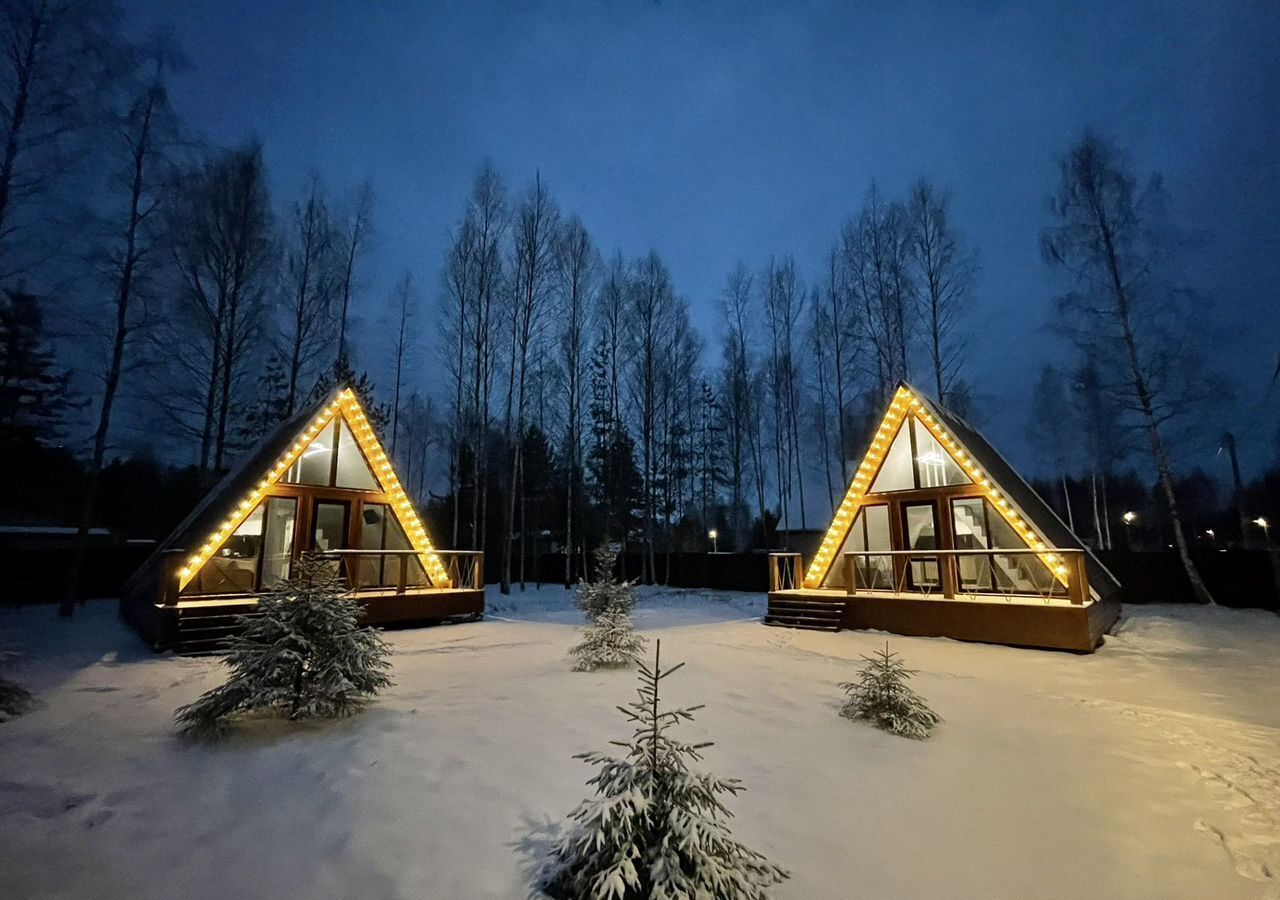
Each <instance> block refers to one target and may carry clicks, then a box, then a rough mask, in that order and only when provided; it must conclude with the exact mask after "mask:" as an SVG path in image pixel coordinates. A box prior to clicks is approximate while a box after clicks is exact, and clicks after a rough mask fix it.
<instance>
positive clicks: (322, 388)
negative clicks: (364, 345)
mask: <svg viewBox="0 0 1280 900" xmlns="http://www.w3.org/2000/svg"><path fill="white" fill-rule="evenodd" d="M340 387H349V388H351V390H352V391H354V392H355V395H356V399H357V400H359V401H360V406H361V407H362V408H363V409H364V414H365V417H366V418H367V419H368V420H369V424H370V425H372V426H373V430H374V431H376V432H377V433H378V434H379V435H385V434H386V431H387V425H389V424H390V422H391V404H389V403H379V402H378V399H377V393H376V388H375V387H374V384H373V380H372V379H371V378H370V377H369V373H368V372H360V373H359V374H358V375H357V374H356V370H355V369H354V368H352V366H351V362H350V360H348V359H347V357H346V356H341V357H339V358H338V361H337V362H336V363H334V366H333V369H332V370H331V371H328V372H325V373H324V374H322V375H321V376H320V379H319V380H318V381H317V382H316V386H315V389H314V390H313V391H312V392H311V397H312V399H313V400H320V399H322V398H324V397H328V396H329V395H330V394H332V393H333V392H334V391H335V390H337V389H338V388H340Z"/></svg>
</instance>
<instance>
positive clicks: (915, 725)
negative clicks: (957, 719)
mask: <svg viewBox="0 0 1280 900" xmlns="http://www.w3.org/2000/svg"><path fill="white" fill-rule="evenodd" d="M862 658H863V659H865V660H866V661H867V665H866V666H864V667H863V669H862V672H861V673H860V674H859V677H858V680H857V681H856V682H844V683H842V684H841V685H840V687H842V688H844V690H845V691H846V692H847V693H848V694H849V699H848V700H847V701H846V702H845V705H844V707H843V708H842V709H841V710H840V715H842V716H844V717H845V718H846V719H852V720H854V721H857V720H858V719H866V720H867V721H869V722H870V723H871V724H873V725H875V726H876V727H877V728H881V729H883V730H885V731H891V732H893V733H894V734H899V735H902V736H903V737H909V738H916V739H923V738H927V737H928V736H929V735H930V733H932V731H933V729H934V727H935V726H936V725H937V724H938V723H939V722H941V721H942V718H941V717H940V716H939V715H938V714H937V713H935V712H934V711H933V710H931V709H930V708H929V707H928V705H927V704H926V703H925V700H924V698H923V697H921V696H920V695H919V694H917V693H916V692H915V691H913V690H911V688H909V687H907V679H909V678H910V677H911V676H912V675H914V674H916V672H915V670H914V669H908V668H907V666H906V663H904V662H903V661H902V657H900V656H899V655H898V654H897V652H896V651H894V652H890V651H889V645H888V644H887V643H886V644H885V645H884V650H878V651H876V655H875V656H864V657H862Z"/></svg>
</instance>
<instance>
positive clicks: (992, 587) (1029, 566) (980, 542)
mask: <svg viewBox="0 0 1280 900" xmlns="http://www.w3.org/2000/svg"><path fill="white" fill-rule="evenodd" d="M951 510H952V520H953V522H954V528H955V535H956V549H957V550H993V551H996V552H993V553H991V554H989V555H985V556H977V555H968V556H962V557H960V558H959V570H960V588H961V590H966V591H975V592H977V591H1006V592H1009V593H1015V594H1043V593H1046V592H1047V591H1049V590H1050V589H1051V588H1052V587H1053V580H1054V579H1053V573H1051V572H1050V571H1049V567H1048V566H1046V565H1045V564H1044V562H1043V561H1042V560H1041V559H1040V557H1038V556H1036V555H1035V554H1032V553H1000V552H998V551H1000V550H1027V549H1029V548H1028V547H1027V545H1026V543H1025V542H1024V541H1023V540H1022V538H1021V537H1019V536H1018V533H1017V532H1016V531H1014V529H1013V526H1012V525H1010V524H1009V523H1008V522H1007V521H1006V520H1005V518H1004V517H1003V516H1002V515H1000V513H999V512H998V511H997V510H996V509H995V507H993V506H992V505H991V503H990V501H988V500H985V499H983V498H981V497H967V498H965V499H963V500H953V501H951Z"/></svg>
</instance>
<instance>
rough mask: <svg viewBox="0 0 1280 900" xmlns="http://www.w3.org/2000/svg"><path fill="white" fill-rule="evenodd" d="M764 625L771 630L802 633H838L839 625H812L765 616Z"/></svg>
mask: <svg viewBox="0 0 1280 900" xmlns="http://www.w3.org/2000/svg"><path fill="white" fill-rule="evenodd" d="M763 621H764V624H766V625H769V626H771V627H773V628H799V629H801V630H804V631H832V632H834V631H839V630H840V626H839V625H831V624H827V625H814V624H810V623H808V622H800V621H796V620H794V619H780V618H778V617H777V616H765V617H764V620H763Z"/></svg>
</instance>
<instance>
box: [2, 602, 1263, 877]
mask: <svg viewBox="0 0 1280 900" xmlns="http://www.w3.org/2000/svg"><path fill="white" fill-rule="evenodd" d="M490 602H491V606H490V617H489V618H488V619H487V620H486V621H484V622H478V623H472V624H465V625H455V626H448V627H438V628H425V629H418V630H406V631H395V632H391V633H390V640H391V643H392V644H393V647H394V650H395V657H394V666H395V669H394V676H395V679H396V682H397V684H396V686H395V687H394V688H393V689H392V690H391V691H390V692H389V693H388V694H387V695H386V696H385V697H384V698H383V699H381V700H380V701H379V702H378V703H376V704H375V705H374V706H373V707H372V708H371V709H370V710H369V711H367V712H366V713H364V714H363V715H361V716H358V717H356V718H353V719H349V720H344V721H338V722H329V723H318V724H306V725H301V726H289V725H287V724H285V723H279V722H259V723H257V724H256V725H255V726H253V727H250V728H244V729H241V730H240V731H239V732H238V734H237V735H236V736H235V737H233V738H232V739H230V740H229V741H227V742H225V743H223V744H220V745H216V746H213V747H199V746H188V745H185V744H184V743H182V742H181V741H179V740H178V739H176V738H175V737H174V736H173V731H172V727H171V723H170V717H171V714H172V711H173V709H174V708H175V707H176V706H178V705H180V704H183V703H186V702H188V701H190V700H192V699H194V698H195V697H196V696H197V695H198V694H199V693H201V692H202V691H203V690H206V689H207V688H209V687H212V686H213V685H214V684H215V683H217V681H218V679H219V674H220V668H219V665H218V663H217V662H216V661H215V660H210V659H184V658H175V657H172V656H168V655H163V656H157V655H154V654H152V653H151V652H149V651H148V650H147V649H146V648H145V647H144V646H143V645H142V644H141V642H140V641H139V640H137V639H136V638H135V637H134V636H133V634H132V633H131V632H130V631H128V630H127V629H126V628H125V627H124V626H123V625H122V624H121V623H120V622H119V621H118V620H117V618H116V615H115V605H114V603H108V602H102V603H94V604H90V605H89V606H88V607H87V608H85V609H84V610H82V611H81V614H80V615H79V616H77V618H76V619H75V620H74V621H73V622H72V623H71V624H69V625H68V624H66V623H62V622H58V621H56V620H55V619H54V613H53V609H52V608H48V607H46V608H40V609H26V610H22V611H18V612H14V611H11V610H3V611H0V643H6V644H13V645H16V646H17V647H19V648H21V649H22V650H24V651H25V652H26V653H27V658H26V659H25V660H24V661H23V662H22V663H21V664H20V666H19V668H18V669H17V670H16V671H15V672H14V673H13V674H14V675H16V676H17V677H18V679H19V680H21V681H23V682H25V683H26V684H27V685H28V686H29V687H31V688H32V689H33V690H34V691H35V693H36V694H37V695H38V697H39V698H40V700H41V704H42V705H41V708H39V709H37V710H36V711H34V712H32V713H30V714H28V715H27V716H25V717H23V718H20V719H16V720H14V721H11V722H9V723H5V724H0V836H2V837H0V898H15V900H16V898H45V897H60V898H68V897H70V898H117V897H119V898H157V900H158V898H164V900H171V898H175V897H178V898H183V900H204V898H209V900H213V898H217V900H226V898H228V897H235V898H283V897H304V898H308V900H316V898H344V900H345V898H362V900H363V898H405V900H409V898H437V897H438V898H472V897H476V898H482V897H495V898H521V897H526V896H528V877H527V876H528V871H529V869H530V867H531V866H532V865H533V864H534V863H535V862H536V860H537V859H538V858H540V856H541V854H542V852H543V848H544V847H545V846H546V843H547V841H548V840H549V839H550V838H551V837H552V836H553V835H554V834H555V833H556V831H557V829H558V828H559V827H560V823H561V822H563V820H564V817H565V815H566V814H567V813H568V812H569V810H570V809H571V808H572V807H573V806H574V805H575V803H576V802H577V801H578V800H579V799H581V798H582V797H584V796H585V795H586V788H585V787H584V781H585V780H586V778H587V777H589V775H590V774H591V770H589V769H588V768H587V767H586V766H584V765H583V764H582V763H581V762H579V761H577V760H574V759H571V758H570V757H571V756H572V754H574V753H577V752H580V751H583V750H588V749H594V748H603V747H604V746H605V744H606V742H607V741H608V740H610V739H620V738H624V737H626V736H627V735H628V734H629V729H628V728H627V727H626V725H625V724H624V722H623V721H622V717H621V715H620V714H619V713H618V712H617V711H616V710H615V709H614V706H615V705H616V704H619V703H624V702H626V701H627V700H629V699H630V697H631V695H632V691H633V689H634V685H635V680H634V677H633V675H632V674H631V673H629V672H607V673H593V674H574V673H571V672H570V671H569V664H568V662H567V660H566V656H565V653H566V650H567V649H568V647H569V646H570V645H571V644H572V643H573V642H574V639H575V632H574V626H575V625H576V623H577V621H578V616H577V614H576V613H575V612H574V611H573V610H572V609H571V607H570V605H569V598H568V595H567V594H566V592H565V591H563V590H562V589H560V588H554V587H551V588H547V587H544V588H543V589H542V590H541V591H534V590H532V587H531V588H530V590H529V591H528V592H527V593H525V594H524V595H521V594H519V593H518V592H517V593H516V594H514V595H513V596H512V597H510V598H503V597H500V596H499V595H497V594H496V593H493V594H491V597H490ZM762 607H763V597H762V596H761V595H754V594H730V593H713V592H706V591H674V590H646V591H644V592H643V594H642V600H641V604H640V607H639V609H638V611H637V620H638V623H639V625H640V627H641V628H642V630H643V631H644V633H645V634H646V635H647V636H648V637H650V638H657V637H660V638H661V639H662V642H663V645H662V646H663V658H664V661H671V662H675V661H677V660H685V661H687V665H686V667H685V669H684V670H682V672H681V673H679V674H677V675H676V676H674V677H673V678H672V679H671V680H670V681H668V682H666V684H667V685H669V689H668V698H667V699H668V700H670V701H671V702H677V703H705V704H707V707H706V709H705V710H703V711H702V712H701V713H699V715H698V719H697V721H696V722H694V723H693V724H692V725H691V726H687V727H686V729H685V734H686V736H688V737H691V738H692V737H697V738H706V739H710V740H714V741H716V742H717V743H716V746H715V747H712V748H710V749H709V750H708V751H707V760H706V763H705V765H706V767H707V768H709V769H712V770H714V771H715V772H717V773H718V774H722V775H728V776H736V777H739V778H742V779H743V780H744V781H745V783H746V788H747V790H746V792H745V793H743V794H742V795H740V796H739V797H738V798H737V799H736V800H733V801H731V806H732V808H733V810H734V811H735V813H736V818H735V820H734V827H735V833H736V835H737V837H738V838H739V839H741V840H742V841H743V842H744V843H746V844H747V845H748V846H751V847H754V848H756V849H759V850H761V851H763V852H764V853H766V854H767V855H768V856H769V857H770V859H771V860H772V861H774V862H776V863H778V864H779V865H782V866H784V867H785V868H787V869H789V870H790V871H791V873H792V878H791V880H790V881H788V882H786V883H785V884H784V885H782V886H781V887H780V888H779V889H778V890H777V896H778V897H779V898H796V900H818V898H868V900H870V898H875V900H893V898H962V900H968V898H975V900H976V898H1016V900H1035V898H1055V900H1058V898H1152V900H1155V898H1159V900H1170V898H1195V900H1208V898H1223V900H1227V898H1267V900H1276V898H1280V617H1277V616H1275V615H1272V614H1269V613H1264V612H1260V611H1249V610H1237V611H1231V610H1220V609H1211V610H1206V609H1199V608H1186V607H1176V608H1175V607H1146V608H1143V607H1136V608H1129V609H1127V610H1126V614H1125V618H1124V620H1123V622H1122V624H1121V626H1120V628H1119V631H1118V633H1117V634H1116V635H1114V636H1112V637H1109V638H1108V639H1107V643H1106V646H1105V647H1103V648H1102V650H1100V651H1099V652H1098V653H1096V654H1094V655H1092V656H1075V655H1069V654H1064V653H1052V652H1044V651H1032V650H1014V649H1009V648H1004V647H990V646H982V645H976V644H961V643H957V642H953V641H948V640H940V639H922V638H900V637H892V638H890V641H891V643H892V645H893V647H894V648H896V649H898V650H900V651H901V652H902V653H903V654H904V656H905V657H906V660H907V662H908V663H909V664H910V665H911V666H912V667H913V668H916V669H920V670H921V674H920V675H918V676H917V677H916V679H915V680H914V681H913V682H912V684H913V686H915V687H916V688H917V689H918V690H919V691H920V692H921V693H923V694H924V695H925V696H926V697H927V698H928V699H929V701H930V702H931V704H932V705H933V707H934V708H935V709H936V710H937V711H938V712H939V713H940V714H941V715H942V716H943V718H944V719H945V722H944V724H943V725H942V726H941V728H940V729H939V730H938V732H937V733H936V735H935V737H934V738H933V739H932V740H930V741H928V742H924V743H917V742H914V741H909V740H904V739H902V738H897V737H893V736H891V735H887V734H884V733H881V732H878V731H875V730H874V729H872V728H869V727H866V726H863V725H858V724H854V723H851V722H848V721H846V720H843V719H841V718H839V717H838V716H837V715H836V710H837V708H838V706H839V703H840V699H841V693H840V692H839V691H838V690H837V689H836V688H835V686H834V684H835V682H838V681H842V680H846V679H848V678H850V677H851V676H852V675H853V674H854V672H855V668H856V664H857V662H858V659H859V655H860V654H862V653H867V652H870V651H871V650H873V649H874V648H875V647H877V646H880V645H882V644H883V641H884V640H885V638H884V636H883V635H878V634H873V633H864V632H843V633H840V634H834V635H833V634H826V633H812V632H802V631H790V630H781V629H773V628H766V627H764V626H762V625H761V624H760V623H759V622H758V620H757V617H758V616H759V615H760V614H761V612H762V611H763V609H762Z"/></svg>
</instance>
